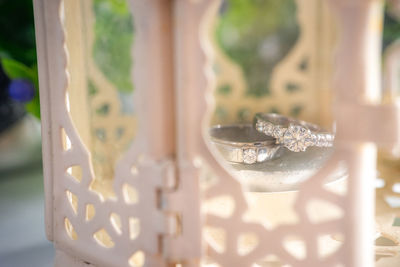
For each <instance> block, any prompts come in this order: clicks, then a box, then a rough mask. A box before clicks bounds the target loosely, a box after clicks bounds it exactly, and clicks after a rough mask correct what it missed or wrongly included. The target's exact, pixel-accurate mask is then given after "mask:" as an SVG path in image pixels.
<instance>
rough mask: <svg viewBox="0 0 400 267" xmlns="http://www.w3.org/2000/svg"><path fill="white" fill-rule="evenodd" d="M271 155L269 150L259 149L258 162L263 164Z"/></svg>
mask: <svg viewBox="0 0 400 267" xmlns="http://www.w3.org/2000/svg"><path fill="white" fill-rule="evenodd" d="M269 156H270V155H269V153H268V150H267V149H266V148H259V149H258V155H257V161H258V162H263V161H265V160H266V159H268V158H269Z"/></svg>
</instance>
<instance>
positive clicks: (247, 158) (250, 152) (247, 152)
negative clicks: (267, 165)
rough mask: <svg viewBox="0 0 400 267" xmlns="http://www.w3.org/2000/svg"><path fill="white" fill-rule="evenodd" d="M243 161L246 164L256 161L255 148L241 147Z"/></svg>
mask: <svg viewBox="0 0 400 267" xmlns="http://www.w3.org/2000/svg"><path fill="white" fill-rule="evenodd" d="M243 162H244V163H246V164H253V163H256V162H257V151H256V149H255V148H245V149H243Z"/></svg>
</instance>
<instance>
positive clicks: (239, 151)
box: [210, 124, 280, 164]
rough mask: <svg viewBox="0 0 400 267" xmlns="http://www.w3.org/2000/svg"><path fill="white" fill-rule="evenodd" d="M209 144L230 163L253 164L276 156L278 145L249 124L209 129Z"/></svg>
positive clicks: (270, 137) (219, 126) (273, 139)
mask: <svg viewBox="0 0 400 267" xmlns="http://www.w3.org/2000/svg"><path fill="white" fill-rule="evenodd" d="M210 137H211V142H212V143H213V144H214V145H215V146H216V147H217V149H218V150H219V151H220V152H221V154H222V156H223V157H224V158H225V159H226V160H228V161H229V162H232V163H243V164H255V163H259V162H264V161H267V160H270V159H273V158H275V157H277V156H278V153H277V152H278V150H279V148H280V145H279V144H277V143H276V142H275V138H273V137H272V136H266V135H264V134H262V133H259V132H258V131H256V130H255V129H254V128H253V126H252V125H251V124H236V125H217V126H214V127H212V128H211V129H210Z"/></svg>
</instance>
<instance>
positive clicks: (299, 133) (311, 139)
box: [254, 113, 335, 152]
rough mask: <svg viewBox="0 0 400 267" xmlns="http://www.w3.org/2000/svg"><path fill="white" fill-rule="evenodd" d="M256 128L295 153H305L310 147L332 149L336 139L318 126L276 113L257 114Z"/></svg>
mask: <svg viewBox="0 0 400 267" xmlns="http://www.w3.org/2000/svg"><path fill="white" fill-rule="evenodd" d="M254 127H255V129H256V130H257V131H258V132H260V133H263V134H265V135H267V136H271V137H274V138H276V142H277V143H278V144H281V145H283V146H285V147H286V148H288V149H289V150H291V151H294V152H300V151H305V150H306V149H307V147H309V146H317V147H331V146H333V141H334V138H335V136H334V134H332V133H330V132H327V131H325V130H324V129H322V128H321V127H319V126H318V125H315V124H312V123H309V122H305V121H302V120H297V119H294V118H290V117H287V116H283V115H279V114H275V113H257V114H256V115H255V117H254Z"/></svg>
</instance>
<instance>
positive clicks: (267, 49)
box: [216, 0, 299, 96]
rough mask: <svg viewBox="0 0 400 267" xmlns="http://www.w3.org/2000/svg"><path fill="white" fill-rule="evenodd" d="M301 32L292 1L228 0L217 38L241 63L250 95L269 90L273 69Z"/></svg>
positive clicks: (233, 57) (223, 4) (221, 45)
mask: <svg viewBox="0 0 400 267" xmlns="http://www.w3.org/2000/svg"><path fill="white" fill-rule="evenodd" d="M298 35H299V28H298V25H297V21H296V5H295V3H294V1H293V0H279V1H272V0H269V1H268V0H229V1H228V0H225V1H223V3H222V5H221V8H220V17H219V23H218V26H217V29H216V38H217V41H218V43H219V45H220V47H221V48H222V49H223V51H224V52H225V53H226V54H227V55H228V56H229V57H230V58H231V59H232V60H233V61H235V62H236V63H237V64H239V65H240V66H241V68H242V70H243V72H244V75H245V78H246V81H247V85H248V88H247V94H249V95H253V96H262V95H265V94H268V93H269V88H268V87H269V80H270V77H271V72H272V70H273V68H274V66H275V65H276V63H278V62H279V61H280V60H281V59H282V58H283V57H284V56H285V55H286V54H287V52H288V51H289V50H290V49H291V48H292V47H293V45H294V44H295V42H296V40H297V38H298ZM222 91H224V90H222Z"/></svg>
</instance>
